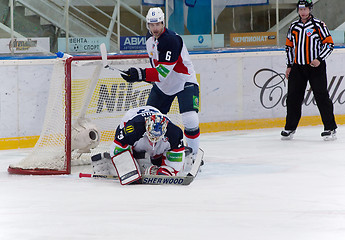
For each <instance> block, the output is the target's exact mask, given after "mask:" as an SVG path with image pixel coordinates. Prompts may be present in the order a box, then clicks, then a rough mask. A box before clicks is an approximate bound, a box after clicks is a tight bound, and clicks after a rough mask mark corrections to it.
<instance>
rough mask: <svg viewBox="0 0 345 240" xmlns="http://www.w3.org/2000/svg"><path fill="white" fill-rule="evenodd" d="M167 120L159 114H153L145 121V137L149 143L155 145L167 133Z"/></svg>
mask: <svg viewBox="0 0 345 240" xmlns="http://www.w3.org/2000/svg"><path fill="white" fill-rule="evenodd" d="M168 121H169V120H168V119H167V118H166V117H164V116H163V115H161V114H153V115H151V116H149V117H147V118H146V119H145V128H146V135H147V137H148V139H149V140H150V142H151V143H157V142H158V141H159V140H161V139H162V138H163V137H164V135H165V133H166V132H167V126H168Z"/></svg>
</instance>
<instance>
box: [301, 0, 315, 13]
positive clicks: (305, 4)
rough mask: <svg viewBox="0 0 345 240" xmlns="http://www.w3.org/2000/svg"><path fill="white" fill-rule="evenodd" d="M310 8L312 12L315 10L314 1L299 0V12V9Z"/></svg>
mask: <svg viewBox="0 0 345 240" xmlns="http://www.w3.org/2000/svg"><path fill="white" fill-rule="evenodd" d="M306 7H307V8H309V9H310V10H311V9H312V8H313V1H312V0H299V1H298V3H297V11H298V9H299V8H306Z"/></svg>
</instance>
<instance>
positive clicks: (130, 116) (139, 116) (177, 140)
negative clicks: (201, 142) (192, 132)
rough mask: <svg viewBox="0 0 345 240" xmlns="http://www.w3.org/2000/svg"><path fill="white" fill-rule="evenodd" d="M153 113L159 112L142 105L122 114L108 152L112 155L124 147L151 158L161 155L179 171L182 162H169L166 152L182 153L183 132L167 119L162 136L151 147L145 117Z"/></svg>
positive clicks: (169, 164)
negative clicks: (165, 128) (143, 153)
mask: <svg viewBox="0 0 345 240" xmlns="http://www.w3.org/2000/svg"><path fill="white" fill-rule="evenodd" d="M155 113H160V112H159V110H157V109H156V108H154V107H152V106H143V107H138V108H133V109H131V110H129V111H128V112H127V113H126V114H125V115H124V116H123V118H122V120H121V123H120V125H119V126H118V127H117V129H116V133H115V139H114V142H113V144H112V146H111V150H110V154H111V156H112V157H113V156H116V155H117V154H119V153H121V152H122V151H124V150H126V149H131V150H134V151H136V152H145V153H147V154H148V156H150V157H152V158H155V157H156V156H160V155H163V156H165V157H166V158H167V161H165V164H166V165H168V166H171V167H173V168H174V169H176V170H178V171H179V170H180V169H181V168H182V164H183V162H182V161H181V162H169V161H168V160H169V157H168V156H166V154H167V152H170V155H171V153H184V150H185V148H184V143H183V132H182V130H181V129H180V128H179V127H178V126H176V125H175V124H173V123H172V122H171V121H169V120H168V125H167V131H166V133H165V135H164V137H163V138H162V139H161V140H159V141H158V142H157V143H156V144H155V145H154V147H153V146H152V144H151V143H150V141H149V139H148V137H147V135H146V128H145V119H146V117H149V116H151V115H153V114H155ZM182 155H183V154H182ZM182 160H183V159H182Z"/></svg>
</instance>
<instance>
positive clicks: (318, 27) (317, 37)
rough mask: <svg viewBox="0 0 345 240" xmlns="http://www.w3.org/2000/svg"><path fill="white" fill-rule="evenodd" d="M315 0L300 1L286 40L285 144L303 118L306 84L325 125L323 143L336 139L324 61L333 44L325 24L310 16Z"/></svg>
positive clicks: (283, 135) (283, 136)
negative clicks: (297, 16)
mask: <svg viewBox="0 0 345 240" xmlns="http://www.w3.org/2000/svg"><path fill="white" fill-rule="evenodd" d="M312 8H313V2H312V0H299V1H298V3H297V12H298V14H299V19H298V20H296V21H294V22H292V24H291V26H290V28H289V31H288V33H287V39H286V56H287V68H286V77H287V79H288V92H287V100H286V105H287V115H286V124H285V129H284V130H283V131H282V132H281V135H282V140H288V139H292V138H293V135H294V133H295V130H296V128H297V126H298V122H299V120H300V119H301V114H302V102H303V99H304V94H305V90H306V87H307V82H308V81H309V84H310V86H311V89H312V90H313V94H314V97H315V101H316V104H317V107H318V109H319V112H320V115H321V119H322V122H323V125H324V131H323V132H322V133H321V136H322V137H323V138H324V140H335V139H336V130H335V129H336V128H337V124H336V123H335V119H334V113H333V103H332V101H331V99H330V98H329V94H328V91H327V75H326V63H325V59H326V58H327V57H328V56H329V55H330V54H331V53H332V51H333V47H334V43H333V40H332V37H331V35H330V33H329V30H328V28H327V26H326V24H325V23H324V22H322V21H321V20H319V19H317V18H314V16H313V15H312V14H311V11H312Z"/></svg>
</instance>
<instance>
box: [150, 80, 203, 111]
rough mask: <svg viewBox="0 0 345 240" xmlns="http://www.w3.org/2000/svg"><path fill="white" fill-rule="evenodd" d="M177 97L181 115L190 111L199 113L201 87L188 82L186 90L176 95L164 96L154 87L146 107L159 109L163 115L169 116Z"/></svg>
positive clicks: (185, 86)
mask: <svg viewBox="0 0 345 240" xmlns="http://www.w3.org/2000/svg"><path fill="white" fill-rule="evenodd" d="M175 97H177V99H178V104H179V108H180V113H185V112H189V111H196V112H199V86H198V85H196V84H194V83H189V82H187V83H186V84H185V85H184V89H183V90H182V91H181V92H178V93H177V94H175V95H171V96H169V95H166V94H164V93H163V92H162V91H161V90H160V89H159V88H158V87H157V86H156V85H155V84H154V85H153V87H152V89H151V92H150V95H149V98H148V100H147V103H146V105H150V106H153V107H155V108H157V109H158V110H159V111H160V112H161V113H163V114H167V113H168V112H169V110H170V107H171V105H172V102H173V101H174V99H175Z"/></svg>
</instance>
